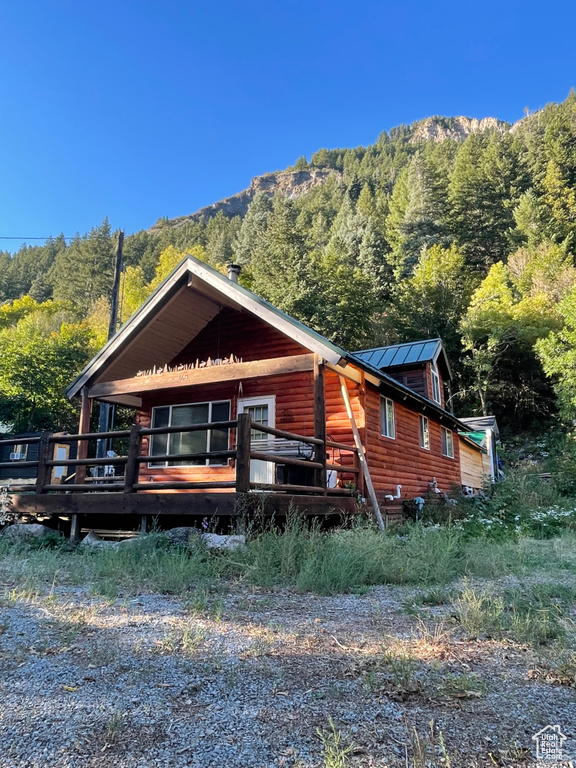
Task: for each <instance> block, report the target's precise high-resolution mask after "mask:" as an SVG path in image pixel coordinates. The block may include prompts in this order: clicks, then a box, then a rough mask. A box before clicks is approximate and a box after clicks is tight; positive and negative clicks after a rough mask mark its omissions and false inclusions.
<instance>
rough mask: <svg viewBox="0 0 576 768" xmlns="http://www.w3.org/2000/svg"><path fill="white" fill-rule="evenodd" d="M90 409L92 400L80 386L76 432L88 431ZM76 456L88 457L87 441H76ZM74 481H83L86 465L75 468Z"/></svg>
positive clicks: (84, 388)
mask: <svg viewBox="0 0 576 768" xmlns="http://www.w3.org/2000/svg"><path fill="white" fill-rule="evenodd" d="M91 411H92V400H91V399H90V396H89V394H88V390H87V388H86V387H83V388H82V403H81V405H80V423H79V425H78V433H79V434H80V435H85V434H87V433H88V432H90V413H91ZM76 456H77V457H78V458H79V459H87V458H88V441H87V440H80V441H79V442H78V449H77V453H76ZM75 479H76V483H83V482H84V480H85V479H86V467H78V469H77V470H76V478H75Z"/></svg>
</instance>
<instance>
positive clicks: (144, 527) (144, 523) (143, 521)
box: [140, 515, 148, 536]
mask: <svg viewBox="0 0 576 768" xmlns="http://www.w3.org/2000/svg"><path fill="white" fill-rule="evenodd" d="M146 533H148V515H142V516H141V518H140V535H141V536H145V535H146Z"/></svg>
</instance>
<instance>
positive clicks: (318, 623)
mask: <svg viewBox="0 0 576 768" xmlns="http://www.w3.org/2000/svg"><path fill="white" fill-rule="evenodd" d="M2 594H3V597H2V599H1V602H0V605H1V613H0V669H1V675H0V699H1V704H0V707H1V710H0V711H1V715H0V766H2V768H24V767H25V768H46V767H47V766H54V767H55V768H92V767H93V768H108V766H121V767H122V768H160V767H162V768H164V767H166V768H168V766H169V767H170V768H208V767H209V766H214V768H223V767H224V766H225V767H226V768H264V766H266V767H268V768H272V766H276V767H278V768H279V767H280V766H298V767H299V768H304V766H306V768H311V767H312V766H327V767H328V768H343V766H346V765H351V766H359V767H360V766H362V767H364V766H366V767H367V766H382V767H383V766H390V767H391V768H392V767H394V768H397V767H398V768H400V766H402V768H406V766H417V767H419V766H422V767H424V766H442V765H443V766H451V767H452V768H460V766H462V768H470V767H471V766H476V765H478V766H494V765H497V766H499V765H500V766H523V765H534V764H535V762H534V760H533V758H532V752H531V750H532V749H533V747H534V746H535V742H534V741H533V740H532V736H533V735H534V734H535V733H536V732H538V731H540V729H542V728H543V727H545V726H547V725H556V724H558V725H560V727H561V729H562V731H563V734H564V735H565V736H566V737H567V740H566V742H565V743H564V758H565V759H566V760H567V759H568V755H569V754H570V753H571V752H575V751H576V700H575V696H574V688H573V687H571V686H570V685H569V684H566V681H563V682H564V684H560V682H562V681H559V680H558V678H557V677H554V676H553V675H550V674H548V673H547V672H546V670H545V668H544V667H543V666H542V659H541V656H540V655H537V654H536V652H535V651H533V650H531V649H529V648H528V647H523V646H522V645H519V644H515V643H512V642H510V641H506V640H502V639H500V640H490V639H475V640H473V639H470V638H468V637H466V635H465V633H464V632H463V631H462V629H461V628H459V627H458V626H457V625H456V624H455V623H454V622H453V620H452V618H451V616H450V610H449V608H447V607H446V606H443V605H431V606H429V607H426V605H424V604H422V601H421V599H420V597H419V594H420V593H418V591H416V590H413V589H407V588H402V587H379V588H376V589H373V590H371V591H369V592H367V593H366V594H364V595H347V596H337V597H319V596H314V595H310V594H298V593H296V592H293V591H289V590H276V591H267V590H263V589H247V588H245V587H230V588H229V589H228V590H227V591H221V592H215V593H206V592H203V591H198V592H197V593H194V594H192V595H191V596H188V597H187V598H185V599H179V598H176V597H173V596H166V595H148V594H143V595H139V596H137V597H129V598H125V599H115V600H106V599H103V598H102V597H97V596H93V595H91V594H90V592H89V590H88V589H79V588H72V587H58V588H55V589H48V588H47V589H46V591H45V592H40V593H35V594H33V593H30V592H18V590H17V589H14V590H13V589H12V587H11V585H6V586H1V587H0V595H2ZM432 602H433V601H432ZM568 682H569V681H568ZM338 761H340V762H338ZM564 764H565V765H569V764H570V763H569V762H565V763H564Z"/></svg>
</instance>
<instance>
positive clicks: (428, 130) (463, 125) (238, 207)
mask: <svg viewBox="0 0 576 768" xmlns="http://www.w3.org/2000/svg"><path fill="white" fill-rule="evenodd" d="M520 122H522V121H519V123H520ZM519 123H515V124H514V125H513V126H511V125H510V123H505V122H504V121H503V120H497V119H496V118H495V117H484V118H482V119H481V120H479V119H478V118H475V117H439V116H435V117H427V118H426V119H425V120H420V121H419V122H416V123H412V125H411V126H410V129H411V131H412V135H411V138H410V143H411V144H417V143H419V142H422V141H434V142H441V141H445V140H446V139H450V140H452V141H464V139H466V137H467V136H469V135H470V134H471V133H478V132H480V131H486V130H492V131H500V132H502V133H505V132H506V131H510V130H512V131H513V130H515V128H516V127H517V125H518V124H519ZM331 176H336V177H337V178H341V177H342V174H341V172H340V171H337V170H334V169H330V168H309V169H306V170H300V171H276V172H275V173H266V174H264V175H263V176H256V177H255V178H254V179H252V183H251V184H250V186H249V187H248V189H244V190H242V192H238V193H237V194H235V195H232V196H231V197H225V198H224V199H223V200H219V201H218V202H216V203H212V205H207V206H205V207H204V208H200V210H198V211H196V212H195V213H191V214H190V215H188V216H181V217H179V218H176V219H171V220H170V221H169V222H168V225H169V226H172V227H180V226H182V225H183V224H186V222H189V221H201V220H207V219H211V218H212V217H213V216H216V214H217V213H219V212H220V211H221V212H222V213H223V214H224V215H225V216H228V217H229V218H231V217H232V216H241V217H243V216H244V215H245V213H246V211H247V210H248V206H249V205H250V203H251V202H252V200H253V199H254V196H255V195H256V194H257V193H258V192H262V193H264V194H265V195H268V197H273V196H274V195H275V194H276V193H279V194H281V195H284V196H285V197H288V198H290V199H292V200H295V199H297V198H298V197H300V196H301V195H304V194H305V193H306V192H308V190H310V189H312V187H317V186H319V185H320V184H324V182H325V181H326V180H327V179H328V178H330V177H331ZM148 231H149V232H155V231H158V225H155V226H153V227H152V228H151V229H150V230H148Z"/></svg>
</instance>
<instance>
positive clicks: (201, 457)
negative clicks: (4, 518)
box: [0, 413, 363, 535]
mask: <svg viewBox="0 0 576 768" xmlns="http://www.w3.org/2000/svg"><path fill="white" fill-rule="evenodd" d="M216 429H217V430H227V431H228V434H229V442H228V444H229V446H231V447H230V448H229V449H227V450H218V451H208V452H202V453H200V452H194V453H182V452H179V453H166V454H164V455H158V454H155V455H153V456H151V455H149V452H148V451H146V450H143V440H145V439H147V440H148V441H149V439H150V438H151V437H152V436H155V435H166V436H167V435H169V434H174V433H183V432H185V433H194V432H205V433H207V432H210V431H211V430H216ZM254 429H256V430H257V432H258V433H264V434H265V435H267V436H268V437H269V440H266V441H263V440H261V439H260V440H259V441H257V442H255V441H254V439H253V434H254V433H253V430H254ZM102 440H106V441H110V442H109V444H111V445H112V446H113V451H111V453H112V452H113V453H114V454H115V455H113V456H106V457H104V458H99V457H98V456H97V452H98V451H97V444H98V441H102ZM10 442H11V441H10V440H9V439H8V440H3V441H0V445H2V444H9V443H10ZM20 442H22V443H23V442H24V440H20ZM25 442H26V443H27V444H34V443H35V444H37V446H38V459H37V460H34V461H18V462H17V464H18V466H19V467H20V468H33V469H35V470H36V481H35V483H34V484H33V485H32V484H29V483H26V484H23V485H18V484H13V485H11V486H10V487H9V488H7V489H4V502H3V503H4V506H5V507H6V509H7V510H9V511H11V512H13V513H17V514H19V515H25V516H26V515H28V516H33V517H36V518H52V517H54V516H55V517H59V518H64V519H65V518H69V519H70V523H71V533H72V535H76V534H77V532H78V530H79V526H80V525H81V524H82V522H88V523H89V521H90V520H91V519H95V518H96V517H98V518H102V517H103V516H106V517H108V516H113V518H115V519H116V520H118V519H119V518H120V517H121V516H126V517H128V518H133V517H134V516H140V520H141V521H142V524H143V525H145V524H146V520H147V519H148V518H152V517H154V518H155V517H157V516H161V517H167V516H170V517H181V516H184V517H188V518H190V517H198V518H204V517H208V518H221V517H228V518H237V517H241V516H250V515H251V514H255V513H258V514H260V515H265V516H272V515H279V516H282V515H285V514H286V513H287V511H288V509H289V507H290V506H294V507H298V508H299V509H300V510H302V511H303V512H305V513H307V514H310V515H317V514H323V515H326V514H330V513H333V512H337V513H342V512H346V513H350V512H353V511H355V510H356V509H357V491H359V492H360V493H362V490H363V488H362V475H361V472H360V467H359V461H358V449H357V448H356V447H355V446H350V445H347V444H344V443H339V442H335V441H333V440H330V439H322V438H318V437H310V436H306V435H300V434H296V433H292V432H287V431H284V430H280V429H276V428H274V427H270V426H266V425H264V424H261V423H257V424H255V423H254V422H253V421H252V418H251V416H250V414H249V413H241V414H238V417H237V418H236V419H231V420H228V421H219V422H214V421H212V422H209V423H205V424H187V425H179V426H168V427H141V426H138V425H134V426H133V427H132V428H131V429H130V430H115V431H112V432H93V433H83V434H76V435H62V434H58V435H50V434H48V433H45V434H43V435H41V436H39V437H30V438H26V439H25ZM56 444H57V445H58V446H62V444H67V445H71V446H72V445H75V446H76V452H75V454H76V456H77V457H78V458H70V456H69V455H67V456H64V457H62V456H57V455H56V451H55V447H56ZM288 445H289V446H290V450H287V449H286V446H288ZM295 446H296V447H298V454H299V455H294V454H295V450H294V447H295ZM256 448H258V450H256ZM69 453H70V452H68V454H69ZM71 453H72V454H74V451H72V452H71ZM210 461H217V462H218V463H219V464H226V466H227V468H228V475H229V477H230V479H225V480H219V479H213V480H202V481H194V480H175V479H166V480H160V481H158V480H156V479H152V480H146V479H145V475H143V472H142V468H143V467H146V465H149V464H150V463H152V462H154V463H158V462H166V463H167V464H169V463H178V462H182V463H186V464H192V465H193V464H194V463H199V462H210ZM254 462H259V463H260V462H263V463H265V464H266V465H268V464H270V465H272V466H273V467H275V468H276V469H277V470H278V469H280V470H282V471H281V472H278V471H276V472H275V473H274V482H270V483H261V482H255V481H254V480H253V479H251V467H253V466H254ZM14 464H15V463H14V462H2V463H0V467H6V466H8V467H14ZM62 468H64V472H63V471H62ZM290 470H294V471H298V472H300V473H301V474H300V477H301V479H302V481H301V482H300V483H296V482H290V479H291V477H292V479H293V478H294V475H293V474H292V475H291V472H290ZM280 480H281V481H280ZM287 480H288V481H287ZM0 503H2V500H1V499H0ZM79 516H81V517H79ZM134 523H137V524H138V521H133V524H134Z"/></svg>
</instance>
